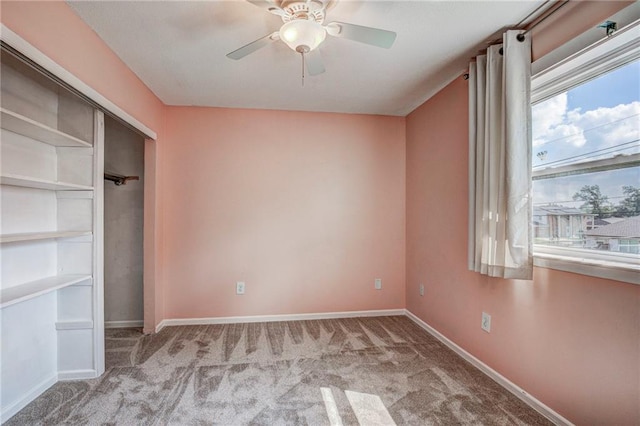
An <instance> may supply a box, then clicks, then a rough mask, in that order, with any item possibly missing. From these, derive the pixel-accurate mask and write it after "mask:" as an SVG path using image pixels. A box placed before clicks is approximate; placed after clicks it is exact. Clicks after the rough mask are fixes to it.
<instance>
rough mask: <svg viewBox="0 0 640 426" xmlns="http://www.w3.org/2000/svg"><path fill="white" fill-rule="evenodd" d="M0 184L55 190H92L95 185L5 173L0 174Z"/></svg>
mask: <svg viewBox="0 0 640 426" xmlns="http://www.w3.org/2000/svg"><path fill="white" fill-rule="evenodd" d="M0 184H2V185H12V186H22V187H25V188H36V189H49V190H53V191H91V190H93V187H91V186H86V185H78V184H75V183H68V182H59V181H53V180H47V179H38V178H33V177H28V176H20V175H13V174H4V175H2V176H0Z"/></svg>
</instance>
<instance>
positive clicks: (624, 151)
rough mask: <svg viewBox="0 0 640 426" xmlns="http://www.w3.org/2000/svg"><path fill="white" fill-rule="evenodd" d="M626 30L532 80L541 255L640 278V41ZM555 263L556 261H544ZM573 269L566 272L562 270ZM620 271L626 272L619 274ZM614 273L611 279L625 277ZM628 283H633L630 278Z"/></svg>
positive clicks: (579, 269) (576, 269)
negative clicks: (630, 273)
mask: <svg viewBox="0 0 640 426" xmlns="http://www.w3.org/2000/svg"><path fill="white" fill-rule="evenodd" d="M635 30H637V27H636V28H627V29H625V31H624V32H621V33H619V34H616V35H615V36H613V37H611V38H610V39H608V40H604V41H602V42H600V43H599V44H597V45H595V46H592V47H591V48H589V49H585V51H583V52H580V53H579V54H577V55H574V56H573V57H571V58H569V59H567V60H565V61H563V62H561V63H559V64H557V65H556V66H553V67H550V68H549V69H547V70H543V71H542V72H540V73H538V74H537V75H535V76H534V77H533V80H532V103H533V105H532V127H533V129H532V130H533V145H532V176H533V214H532V220H533V237H534V255H535V256H536V258H538V259H547V260H550V261H552V262H553V261H555V264H556V266H557V264H558V262H560V263H564V264H565V266H566V263H567V262H569V263H571V262H574V263H576V262H577V263H580V264H581V267H576V266H575V265H574V266H572V267H571V266H570V267H569V269H567V270H571V271H572V272H580V273H587V274H588V273H589V271H588V269H589V268H587V267H585V266H584V265H585V264H591V265H595V266H599V272H598V273H597V274H595V275H598V276H602V274H603V272H602V269H603V267H604V268H605V269H609V270H615V269H619V270H626V271H627V272H632V273H634V274H635V276H634V275H629V274H626V275H625V274H624V273H623V274H622V275H624V276H627V275H628V276H630V277H631V282H635V283H639V281H640V278H638V276H640V274H638V272H640V254H639V247H640V78H638V76H639V75H640V40H638V39H637V37H635V38H634V37H633V34H632V32H633V31H635ZM536 263H537V264H542V266H548V267H552V266H551V265H550V264H549V262H546V263H545V262H540V261H538V262H536ZM559 269H565V268H562V267H561V268H559ZM618 275H619V274H618ZM618 275H617V274H616V273H615V271H614V272H612V273H611V274H609V273H604V276H606V277H607V278H614V279H621V278H620V277H619V276H618ZM625 281H629V280H628V279H625Z"/></svg>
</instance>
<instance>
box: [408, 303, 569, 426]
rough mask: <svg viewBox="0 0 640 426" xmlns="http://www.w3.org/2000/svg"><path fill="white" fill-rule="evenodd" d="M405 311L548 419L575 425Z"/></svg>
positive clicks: (433, 334)
mask: <svg viewBox="0 0 640 426" xmlns="http://www.w3.org/2000/svg"><path fill="white" fill-rule="evenodd" d="M405 312H406V315H407V317H409V318H410V319H411V320H412V321H413V322H415V323H416V324H418V325H419V326H420V327H422V328H423V329H425V330H426V331H427V332H428V333H429V334H431V335H432V336H433V337H435V338H436V339H438V340H440V341H441V342H442V343H444V344H445V345H446V346H447V347H449V348H450V349H451V350H453V351H454V352H455V353H457V354H458V355H460V356H461V357H462V358H464V359H465V360H466V361H468V362H469V363H471V365H473V366H474V367H476V368H477V369H478V370H480V371H482V372H483V373H484V374H486V375H487V376H489V377H490V378H491V379H493V380H494V381H495V382H496V383H498V384H499V385H500V386H502V387H503V388H505V389H506V390H508V391H509V392H511V393H512V394H514V395H515V396H516V397H518V399H520V400H521V401H523V402H524V403H525V404H527V405H528V406H530V407H531V408H533V409H534V410H536V411H537V412H538V413H540V414H542V415H543V416H545V417H546V418H547V419H549V420H550V421H552V422H553V423H555V424H557V425H567V426H573V423H571V422H570V421H569V420H567V419H565V418H564V417H562V416H561V415H560V414H558V413H556V412H555V411H553V410H552V409H551V408H549V407H547V406H546V405H545V404H543V403H542V402H540V401H538V400H537V399H536V398H534V397H533V396H531V395H529V394H528V393H527V392H526V391H525V390H524V389H522V388H520V387H519V386H518V385H516V384H515V383H513V382H512V381H510V380H509V379H507V378H506V377H504V376H503V375H502V374H500V373H498V372H497V371H496V370H494V369H493V368H491V367H489V366H488V365H487V364H485V363H484V362H482V361H480V360H479V359H478V358H476V357H475V356H473V355H471V354H470V353H469V352H467V351H465V350H464V349H462V348H461V347H460V346H458V345H457V344H455V343H454V342H453V341H451V340H449V339H448V338H447V337H445V336H444V335H442V334H440V332H439V331H437V330H436V329H435V328H433V327H431V326H430V325H429V324H427V323H426V322H424V321H422V320H421V319H420V318H418V317H417V316H416V315H415V314H414V313H412V312H411V311H409V310H406V311H405Z"/></svg>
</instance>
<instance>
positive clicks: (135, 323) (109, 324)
mask: <svg viewBox="0 0 640 426" xmlns="http://www.w3.org/2000/svg"><path fill="white" fill-rule="evenodd" d="M143 325H144V321H142V320H128V321H105V322H104V328H139V327H142V326H143Z"/></svg>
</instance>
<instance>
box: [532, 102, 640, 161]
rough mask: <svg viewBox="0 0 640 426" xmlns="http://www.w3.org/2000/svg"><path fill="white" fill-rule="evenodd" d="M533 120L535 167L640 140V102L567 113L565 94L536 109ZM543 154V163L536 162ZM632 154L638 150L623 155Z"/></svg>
mask: <svg viewBox="0 0 640 426" xmlns="http://www.w3.org/2000/svg"><path fill="white" fill-rule="evenodd" d="M532 117H533V129H532V130H533V149H534V153H533V154H534V159H536V162H535V165H544V163H549V162H552V161H558V160H562V159H564V158H567V157H573V156H576V155H579V154H583V153H587V152H592V151H597V150H600V149H604V148H609V147H614V146H616V145H619V144H622V143H627V142H631V141H634V140H636V139H640V102H638V101H635V102H631V103H628V104H620V105H617V106H615V107H608V108H597V109H594V110H590V111H585V112H583V111H582V110H581V109H580V108H576V109H573V110H568V105H567V94H566V93H563V94H561V95H558V96H556V97H554V98H551V99H549V100H547V101H545V102H541V103H540V104H538V105H536V106H534V107H533V109H532ZM541 151H547V155H546V156H545V158H544V161H540V160H539V159H537V158H536V154H537V153H538V152H541ZM631 152H638V150H637V148H636V151H633V150H626V151H622V153H626V154H628V153H631ZM600 155H601V156H610V155H612V154H607V153H604V154H600ZM582 160H584V159H582ZM582 160H581V161H582Z"/></svg>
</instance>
